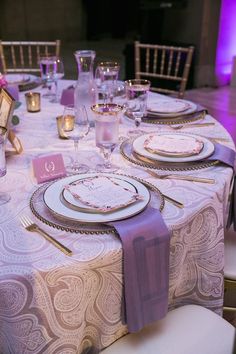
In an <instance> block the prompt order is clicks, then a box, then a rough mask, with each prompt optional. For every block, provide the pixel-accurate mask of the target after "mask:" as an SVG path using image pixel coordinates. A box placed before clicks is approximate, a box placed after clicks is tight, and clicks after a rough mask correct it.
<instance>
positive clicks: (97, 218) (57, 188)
mask: <svg viewBox="0 0 236 354" xmlns="http://www.w3.org/2000/svg"><path fill="white" fill-rule="evenodd" d="M99 175H102V176H110V177H114V178H117V179H119V180H120V185H123V186H124V187H126V188H129V189H131V190H133V191H134V192H137V193H138V194H140V195H141V196H142V200H139V201H137V202H135V203H132V204H130V205H127V206H126V207H124V208H122V209H118V210H115V211H111V212H110V213H106V214H104V213H100V212H96V213H91V212H87V211H86V208H87V206H86V208H85V209H84V211H82V210H79V208H78V210H74V209H73V208H71V206H70V205H67V204H66V203H64V202H63V200H62V197H63V195H62V194H63V192H64V187H65V185H68V184H70V183H72V182H75V181H78V180H80V179H85V178H88V177H93V176H94V177H96V176H98V173H87V174H81V175H74V176H69V177H65V178H62V179H60V180H58V181H56V182H54V183H52V184H50V185H49V187H48V188H47V189H46V190H45V192H44V203H45V205H46V206H47V207H48V209H49V210H50V211H51V212H52V213H54V215H56V216H58V217H60V218H64V219H67V220H72V221H79V222H85V223H106V222H111V221H116V220H122V219H126V218H128V217H131V216H133V215H136V214H138V213H140V212H141V211H142V210H144V209H145V208H146V206H147V205H148V203H149V201H150V197H151V196H150V192H149V190H148V189H147V187H145V186H144V185H143V184H142V183H141V182H139V181H137V180H135V179H133V178H132V177H128V176H123V175H119V174H113V173H102V174H100V173H99ZM68 198H69V199H68ZM72 198H73V197H72ZM66 199H67V202H68V200H69V201H72V199H71V198H70V197H69V195H68V194H67V195H66ZM73 204H74V205H75V204H76V206H78V207H81V209H82V207H83V208H84V204H82V203H80V202H79V201H77V200H76V202H75V200H74V201H73Z"/></svg>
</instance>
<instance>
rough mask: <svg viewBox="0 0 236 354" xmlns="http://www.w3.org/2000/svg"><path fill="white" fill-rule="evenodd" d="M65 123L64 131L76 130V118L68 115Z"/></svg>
mask: <svg viewBox="0 0 236 354" xmlns="http://www.w3.org/2000/svg"><path fill="white" fill-rule="evenodd" d="M63 119H64V121H63V130H64V131H65V132H69V131H71V130H73V129H74V116H71V115H67V116H64V118H63Z"/></svg>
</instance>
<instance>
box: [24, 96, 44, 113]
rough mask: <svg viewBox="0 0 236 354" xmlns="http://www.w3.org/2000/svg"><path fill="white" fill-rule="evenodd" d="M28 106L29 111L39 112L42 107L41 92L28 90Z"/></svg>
mask: <svg viewBox="0 0 236 354" xmlns="http://www.w3.org/2000/svg"><path fill="white" fill-rule="evenodd" d="M25 99H26V108H27V111H28V112H34V113H35V112H39V111H40V109H41V103H40V102H41V101H40V93H39V92H27V93H26V94H25Z"/></svg>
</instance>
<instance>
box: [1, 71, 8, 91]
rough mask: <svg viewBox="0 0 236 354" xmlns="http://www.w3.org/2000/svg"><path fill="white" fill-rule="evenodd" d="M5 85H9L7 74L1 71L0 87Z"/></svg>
mask: <svg viewBox="0 0 236 354" xmlns="http://www.w3.org/2000/svg"><path fill="white" fill-rule="evenodd" d="M5 87H7V80H6V79H5V76H4V75H2V74H1V73H0V88H5Z"/></svg>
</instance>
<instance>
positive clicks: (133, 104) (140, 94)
mask: <svg viewBox="0 0 236 354" xmlns="http://www.w3.org/2000/svg"><path fill="white" fill-rule="evenodd" d="M150 85H151V82H150V81H149V80H142V79H133V80H127V81H125V92H126V104H125V105H126V113H127V115H129V116H131V117H132V118H133V119H134V124H135V127H136V129H134V130H130V131H129V132H128V134H129V135H130V136H131V137H132V136H137V135H140V134H142V131H141V130H139V129H137V128H138V127H139V126H140V124H141V122H142V118H143V117H145V115H146V112H147V97H148V91H149V89H150Z"/></svg>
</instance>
